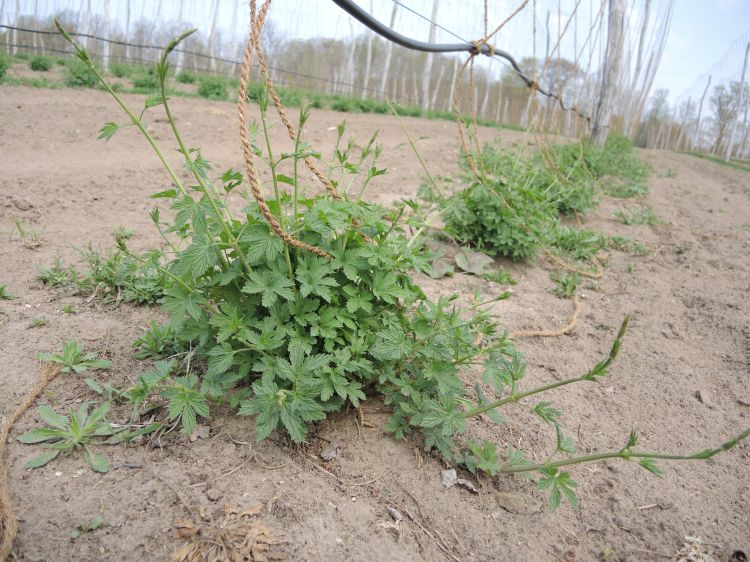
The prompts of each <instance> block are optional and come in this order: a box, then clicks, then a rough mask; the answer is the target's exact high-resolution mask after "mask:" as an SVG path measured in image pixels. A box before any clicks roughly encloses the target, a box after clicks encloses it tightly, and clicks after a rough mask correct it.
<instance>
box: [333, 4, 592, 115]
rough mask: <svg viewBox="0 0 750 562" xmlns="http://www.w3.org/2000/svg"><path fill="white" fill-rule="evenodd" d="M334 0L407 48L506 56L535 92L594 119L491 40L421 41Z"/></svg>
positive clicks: (367, 24)
mask: <svg viewBox="0 0 750 562" xmlns="http://www.w3.org/2000/svg"><path fill="white" fill-rule="evenodd" d="M394 1H395V0H394ZM333 3H334V4H336V5H337V6H338V7H339V8H341V9H342V10H344V11H345V12H347V13H348V14H349V15H350V16H352V17H353V18H355V19H356V20H358V21H359V22H360V23H362V24H364V25H365V26H367V27H369V28H370V29H371V30H373V31H374V32H375V33H377V34H378V35H380V36H382V37H385V38H386V39H388V40H389V41H392V42H394V43H396V44H397V45H401V46H402V47H406V48H407V49H414V50H416V51H423V52H426V53H461V52H467V53H474V54H483V55H487V56H489V57H493V56H495V57H498V59H505V60H506V61H507V62H508V63H510V65H511V66H512V67H513V70H514V71H515V72H516V74H518V76H519V77H520V78H521V80H523V81H524V83H525V84H526V86H527V87H528V88H530V89H531V90H532V91H537V92H539V93H540V94H542V95H543V96H546V97H548V98H551V99H554V100H557V102H558V103H559V104H560V108H561V109H562V110H563V111H573V112H574V113H576V114H577V115H578V116H579V117H582V118H583V119H585V120H586V121H588V122H590V121H591V119H590V118H589V117H587V116H586V115H583V114H582V113H581V112H580V111H579V110H578V109H577V108H575V107H566V106H565V103H564V102H563V100H562V98H561V97H560V96H559V95H558V94H555V93H554V92H550V91H547V90H545V89H543V88H542V87H540V86H539V84H538V83H537V82H536V81H535V80H532V79H531V78H529V77H528V76H526V75H525V74H524V73H523V71H522V70H521V68H520V67H519V66H518V63H517V62H516V59H514V58H513V56H512V55H511V54H510V53H508V52H506V51H503V50H502V49H496V48H494V47H493V46H492V45H489V44H487V43H481V44H476V45H475V44H474V43H470V42H468V41H464V42H463V43H425V42H424V41H417V40H416V39H411V38H410V37H406V36H405V35H401V34H400V33H397V32H396V31H394V30H393V29H391V28H390V27H388V26H386V25H384V24H382V23H381V22H379V21H378V20H376V19H375V18H374V17H372V16H371V15H370V14H369V13H368V12H366V11H365V10H363V9H362V8H360V7H359V6H357V5H356V4H355V3H354V2H352V1H351V0H333ZM397 3H398V4H399V5H401V6H403V5H402V4H401V3H400V2H397ZM410 11H412V12H414V10H411V9H410ZM414 13H416V12H414ZM418 15H419V16H420V17H422V18H424V19H426V20H427V21H430V22H432V20H429V19H428V18H426V17H425V16H422V15H421V14H418ZM432 23H435V22H432ZM435 25H437V24H435ZM441 28H442V27H441ZM442 29H445V28H442ZM449 33H451V35H453V36H454V37H458V36H457V35H456V34H455V33H452V32H449Z"/></svg>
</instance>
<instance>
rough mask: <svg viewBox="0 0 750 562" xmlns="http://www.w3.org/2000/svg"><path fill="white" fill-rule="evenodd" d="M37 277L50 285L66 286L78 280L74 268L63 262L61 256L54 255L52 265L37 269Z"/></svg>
mask: <svg viewBox="0 0 750 562" xmlns="http://www.w3.org/2000/svg"><path fill="white" fill-rule="evenodd" d="M37 279H39V280H40V281H41V282H42V283H44V284H45V285H49V286H50V287H66V286H69V285H73V284H75V283H76V281H77V280H78V275H77V274H76V272H75V269H73V268H72V267H67V266H66V265H65V264H64V263H63V261H62V258H60V257H56V258H55V261H53V262H52V265H48V266H46V267H43V268H42V269H40V270H39V273H38V274H37Z"/></svg>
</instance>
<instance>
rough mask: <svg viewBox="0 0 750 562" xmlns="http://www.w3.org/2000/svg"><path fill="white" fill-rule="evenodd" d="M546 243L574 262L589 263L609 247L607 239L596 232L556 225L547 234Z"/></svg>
mask: <svg viewBox="0 0 750 562" xmlns="http://www.w3.org/2000/svg"><path fill="white" fill-rule="evenodd" d="M546 243H547V245H548V246H549V247H551V248H554V249H555V250H557V251H559V252H560V253H562V254H564V255H566V256H568V257H570V258H573V259H574V260H581V261H590V260H591V259H593V258H594V256H595V255H596V254H597V253H598V252H600V251H601V250H604V249H606V248H607V247H608V246H609V239H608V238H607V236H605V235H604V234H600V233H598V232H593V231H591V230H585V229H582V228H573V227H569V226H563V225H561V224H559V223H558V224H556V225H555V226H554V227H553V228H551V229H550V230H549V231H548V232H547V235H546Z"/></svg>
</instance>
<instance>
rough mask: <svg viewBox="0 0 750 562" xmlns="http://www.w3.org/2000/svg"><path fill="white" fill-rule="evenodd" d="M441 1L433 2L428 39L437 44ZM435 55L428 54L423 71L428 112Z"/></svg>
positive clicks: (425, 107) (424, 95) (435, 0)
mask: <svg viewBox="0 0 750 562" xmlns="http://www.w3.org/2000/svg"><path fill="white" fill-rule="evenodd" d="M439 4H440V2H439V0H432V17H431V18H430V19H431V20H432V23H431V24H430V36H429V39H428V42H429V43H434V42H435V32H436V30H437V24H436V23H435V20H436V19H437V13H438V6H439ZM434 58H435V55H433V54H432V53H428V54H427V59H426V60H425V63H424V70H423V71H422V110H424V111H427V110H429V109H430V78H431V77H432V62H433V60H434Z"/></svg>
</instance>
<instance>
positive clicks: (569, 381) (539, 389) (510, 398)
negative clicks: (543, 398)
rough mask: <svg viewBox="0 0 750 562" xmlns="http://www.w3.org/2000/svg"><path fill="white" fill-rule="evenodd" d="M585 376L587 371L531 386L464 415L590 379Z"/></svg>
mask: <svg viewBox="0 0 750 562" xmlns="http://www.w3.org/2000/svg"><path fill="white" fill-rule="evenodd" d="M587 376H588V373H586V374H585V375H582V376H580V377H574V378H572V379H565V380H562V381H557V382H553V383H550V384H545V385H544V386H538V387H536V388H532V389H531V390H527V391H526V392H520V393H518V394H514V393H512V394H510V395H509V396H506V397H505V398H503V399H501V400H497V401H496V402H490V403H489V404H485V405H483V406H477V407H476V408H472V409H471V410H467V411H466V412H464V417H465V418H471V417H474V416H478V415H479V414H483V413H485V412H488V411H490V410H494V409H495V408H499V407H500V406H504V405H505V404H508V403H510V402H518V401H519V400H521V399H523V398H526V397H527V396H531V395H532V394H538V393H540V392H546V391H547V390H552V389H553V388H557V387H558V386H565V385H566V384H572V383H574V382H581V381H585V380H590V379H587V378H586V377H587Z"/></svg>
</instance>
